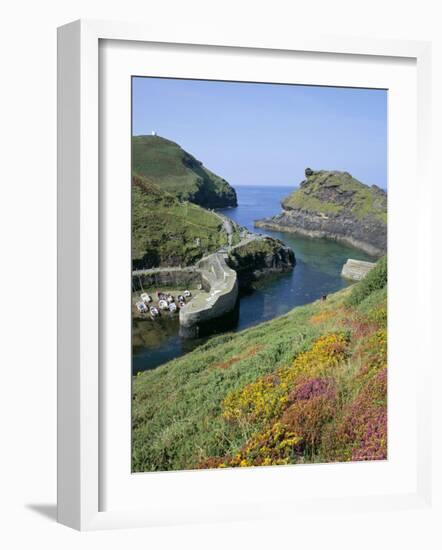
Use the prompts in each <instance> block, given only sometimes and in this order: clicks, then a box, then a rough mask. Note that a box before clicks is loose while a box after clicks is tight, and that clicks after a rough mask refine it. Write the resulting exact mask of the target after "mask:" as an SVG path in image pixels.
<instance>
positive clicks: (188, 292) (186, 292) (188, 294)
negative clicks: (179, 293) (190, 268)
mask: <svg viewBox="0 0 442 550" xmlns="http://www.w3.org/2000/svg"><path fill="white" fill-rule="evenodd" d="M183 294H184V296H185V297H186V298H190V297H191V296H192V293H191V292H190V290H185V291H184V292H183Z"/></svg>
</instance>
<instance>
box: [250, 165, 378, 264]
mask: <svg viewBox="0 0 442 550" xmlns="http://www.w3.org/2000/svg"><path fill="white" fill-rule="evenodd" d="M305 176H306V178H305V180H303V181H302V182H301V183H300V185H299V188H298V189H297V190H295V191H294V192H293V193H292V194H291V195H289V196H288V197H287V198H286V199H284V200H283V201H282V203H281V206H282V209H283V211H282V212H281V214H278V215H277V216H273V217H271V218H265V219H262V220H258V221H256V222H255V226H256V227H262V228H266V229H271V230H276V231H286V232H289V233H298V234H300V235H304V236H307V237H314V238H327V239H333V240H337V241H341V242H344V243H347V244H350V245H352V246H354V247H356V248H359V249H361V250H364V251H365V252H366V253H367V254H370V255H372V256H377V257H380V256H383V255H384V254H386V252H387V193H386V191H384V190H383V189H381V188H380V187H378V186H376V185H372V186H368V185H365V184H364V183H362V182H360V181H358V180H357V179H356V178H354V177H352V176H351V174H349V173H348V172H339V171H328V170H320V171H314V170H311V169H310V168H307V169H306V171H305Z"/></svg>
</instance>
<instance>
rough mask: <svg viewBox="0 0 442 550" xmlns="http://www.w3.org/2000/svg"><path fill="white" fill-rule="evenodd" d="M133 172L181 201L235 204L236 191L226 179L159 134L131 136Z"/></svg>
mask: <svg viewBox="0 0 442 550" xmlns="http://www.w3.org/2000/svg"><path fill="white" fill-rule="evenodd" d="M132 172H133V173H134V174H137V175H139V176H142V177H143V178H144V179H145V180H146V181H147V182H149V183H151V184H156V185H157V186H158V187H160V189H161V190H163V191H167V192H168V193H170V194H171V195H173V196H174V197H176V198H178V199H179V200H180V201H190V202H192V203H195V204H199V205H200V206H204V207H205V208H225V207H228V206H236V205H237V199H236V192H235V190H234V189H233V187H231V186H230V185H229V184H228V183H227V181H226V180H225V179H223V178H221V177H220V176H217V175H216V174H214V173H213V172H211V171H210V170H209V169H208V168H206V167H205V166H204V165H203V164H202V162H200V161H199V160H197V159H196V158H195V157H194V156H192V155H191V154H190V153H188V152H187V151H185V150H184V149H182V148H181V147H180V146H179V145H178V144H177V143H175V142H173V141H171V140H168V139H165V138H163V137H160V136H156V135H152V136H133V137H132Z"/></svg>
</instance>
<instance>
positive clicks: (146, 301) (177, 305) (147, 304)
mask: <svg viewBox="0 0 442 550" xmlns="http://www.w3.org/2000/svg"><path fill="white" fill-rule="evenodd" d="M157 297H158V304H157V305H155V304H154V301H153V298H152V296H150V294H147V293H146V292H143V294H141V295H140V300H139V301H138V302H137V303H136V304H135V305H136V307H137V309H138V311H139V312H140V313H144V314H150V316H151V317H152V319H155V317H159V316H160V311H170V312H171V313H175V312H176V311H178V309H181V308H183V307H184V306H185V305H186V300H188V299H189V298H191V297H192V293H191V292H190V290H185V291H184V292H183V293H182V294H178V296H177V297H176V299H175V296H173V295H172V294H167V293H165V292H157Z"/></svg>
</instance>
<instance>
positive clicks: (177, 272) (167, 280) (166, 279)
mask: <svg viewBox="0 0 442 550" xmlns="http://www.w3.org/2000/svg"><path fill="white" fill-rule="evenodd" d="M199 284H203V281H202V274H201V271H200V270H198V269H194V268H179V267H177V268H158V269H147V270H144V271H134V272H132V290H133V291H135V292H136V291H140V290H143V289H146V288H152V287H158V288H161V287H171V288H181V287H185V288H190V289H192V288H196V287H197V285H199Z"/></svg>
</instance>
